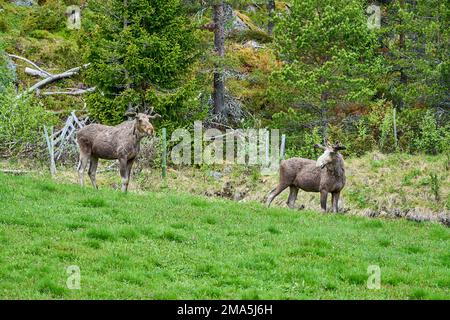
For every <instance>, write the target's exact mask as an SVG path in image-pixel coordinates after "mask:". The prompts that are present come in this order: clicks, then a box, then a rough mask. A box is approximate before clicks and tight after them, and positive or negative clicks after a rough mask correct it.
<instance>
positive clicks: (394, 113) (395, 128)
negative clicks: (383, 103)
mask: <svg viewBox="0 0 450 320" xmlns="http://www.w3.org/2000/svg"><path fill="white" fill-rule="evenodd" d="M392 113H393V122H394V142H395V150H397V148H398V141H397V119H396V115H397V109H396V108H393V109H392Z"/></svg>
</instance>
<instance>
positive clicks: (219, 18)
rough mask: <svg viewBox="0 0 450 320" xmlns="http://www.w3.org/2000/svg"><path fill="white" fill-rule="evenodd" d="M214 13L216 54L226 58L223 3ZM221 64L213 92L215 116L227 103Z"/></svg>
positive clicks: (215, 6)
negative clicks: (225, 101)
mask: <svg viewBox="0 0 450 320" xmlns="http://www.w3.org/2000/svg"><path fill="white" fill-rule="evenodd" d="M213 11H214V26H215V28H214V48H215V51H216V54H217V55H218V56H219V57H221V58H222V57H224V56H225V13H224V4H223V1H219V2H218V4H215V5H213ZM221 67H222V66H221V63H217V64H216V65H215V70H214V90H213V103H214V110H213V112H214V114H219V113H223V111H224V107H225V103H224V94H225V83H224V78H223V71H222V70H221Z"/></svg>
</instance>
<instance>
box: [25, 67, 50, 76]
mask: <svg viewBox="0 0 450 320" xmlns="http://www.w3.org/2000/svg"><path fill="white" fill-rule="evenodd" d="M25 73H26V74H29V75H30V76H35V77H41V78H48V74H47V73H46V72H44V71H41V70H36V69H33V68H28V67H25Z"/></svg>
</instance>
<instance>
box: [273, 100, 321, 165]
mask: <svg viewBox="0 0 450 320" xmlns="http://www.w3.org/2000/svg"><path fill="white" fill-rule="evenodd" d="M309 118H310V117H309ZM302 124H303V125H304V127H303V129H302V130H298V127H299V126H301V125H302ZM271 128H278V129H280V130H281V131H282V133H285V134H287V137H286V157H287V158H289V157H305V158H310V159H316V158H317V157H318V156H319V155H320V151H319V150H318V149H315V148H314V144H316V143H320V142H321V141H322V138H321V136H320V131H319V127H318V126H317V125H315V124H314V123H309V122H308V115H307V114H304V115H302V114H301V113H299V112H296V111H295V110H294V109H292V108H290V109H288V111H287V112H283V111H282V112H279V113H276V114H275V115H274V116H273V121H272V124H271Z"/></svg>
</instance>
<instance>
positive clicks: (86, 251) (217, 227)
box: [0, 175, 450, 299]
mask: <svg viewBox="0 0 450 320" xmlns="http://www.w3.org/2000/svg"><path fill="white" fill-rule="evenodd" d="M0 181H1V183H0V298H69V299H71V298H144V299H159V298H193V299H197V298H275V299H281V298H288V299H303V298H376V299H378V298H382V299H383V298H447V299H448V298H450V275H449V273H448V270H449V267H450V253H449V244H450V230H449V229H448V228H445V227H443V226H441V225H439V224H431V223H421V224H418V223H414V222H409V221H406V220H381V219H380V220H369V219H367V218H362V217H352V216H345V215H323V214H318V213H314V212H308V211H302V212H298V211H290V210H286V209H281V208H273V209H270V210H267V209H265V208H263V207H262V206H261V205H260V204H258V203H247V204H240V203H236V202H231V201H225V200H214V201H213V200H211V201H210V200H207V199H205V198H200V197H195V196H191V195H186V194H176V193H173V192H172V193H162V192H161V193H157V192H156V193H146V194H140V195H139V194H133V193H129V194H127V195H123V194H121V193H119V192H116V191H112V190H110V189H103V190H100V191H98V192H93V191H92V189H89V188H87V189H84V190H82V189H80V188H79V187H78V186H76V185H65V184H55V183H53V182H50V181H48V180H45V179H39V180H38V179H32V178H29V177H12V176H5V175H0ZM372 264H376V265H379V266H380V267H381V272H382V288H381V289H380V290H368V289H367V287H366V281H367V267H368V265H372ZM69 265H78V266H79V267H80V268H81V289H80V290H68V289H66V286H65V283H66V279H67V274H66V269H65V268H66V267H67V266H69Z"/></svg>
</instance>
